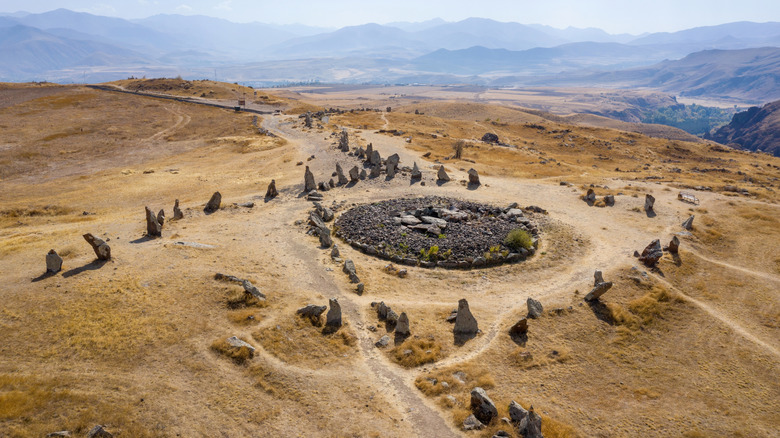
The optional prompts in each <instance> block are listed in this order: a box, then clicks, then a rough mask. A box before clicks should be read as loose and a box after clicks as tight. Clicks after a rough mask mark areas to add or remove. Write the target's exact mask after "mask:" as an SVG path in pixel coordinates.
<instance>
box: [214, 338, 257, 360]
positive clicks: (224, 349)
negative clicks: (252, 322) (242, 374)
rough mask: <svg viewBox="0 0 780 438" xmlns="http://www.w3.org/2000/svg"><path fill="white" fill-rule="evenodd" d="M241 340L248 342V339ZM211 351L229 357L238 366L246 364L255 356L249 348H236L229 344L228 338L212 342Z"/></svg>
mask: <svg viewBox="0 0 780 438" xmlns="http://www.w3.org/2000/svg"><path fill="white" fill-rule="evenodd" d="M239 339H241V338H239ZM241 340H242V341H244V342H247V340H246V339H241ZM211 349H212V350H214V351H216V352H217V353H219V354H221V355H223V356H227V357H229V358H230V359H232V360H233V361H234V362H235V363H237V364H243V363H244V362H246V361H247V360H249V359H251V358H253V357H254V356H255V352H254V351H253V350H251V349H250V348H249V347H246V346H242V347H234V346H232V345H230V344H229V343H228V341H227V339H226V338H219V339H217V340H216V341H214V342H212V343H211Z"/></svg>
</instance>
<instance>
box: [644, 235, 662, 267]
mask: <svg viewBox="0 0 780 438" xmlns="http://www.w3.org/2000/svg"><path fill="white" fill-rule="evenodd" d="M663 256H664V250H663V249H662V248H661V241H660V240H658V239H655V240H653V241H652V242H650V244H649V245H647V246H646V247H645V249H644V250H642V254H641V255H640V256H639V261H640V262H642V263H644V264H645V266H647V267H648V268H652V267H654V266H655V265H656V263H658V260H660V259H661V257H663Z"/></svg>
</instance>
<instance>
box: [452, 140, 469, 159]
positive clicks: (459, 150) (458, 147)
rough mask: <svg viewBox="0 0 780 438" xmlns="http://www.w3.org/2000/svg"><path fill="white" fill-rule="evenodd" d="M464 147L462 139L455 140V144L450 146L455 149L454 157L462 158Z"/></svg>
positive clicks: (464, 143)
mask: <svg viewBox="0 0 780 438" xmlns="http://www.w3.org/2000/svg"><path fill="white" fill-rule="evenodd" d="M465 147H466V142H465V141H464V140H458V141H456V142H455V145H454V146H453V147H452V148H453V149H454V150H455V157H454V158H455V159H456V160H460V159H461V158H463V149H464V148H465Z"/></svg>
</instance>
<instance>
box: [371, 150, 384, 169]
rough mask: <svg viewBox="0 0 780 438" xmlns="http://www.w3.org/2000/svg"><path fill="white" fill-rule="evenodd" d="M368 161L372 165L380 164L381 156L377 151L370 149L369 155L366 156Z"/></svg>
mask: <svg viewBox="0 0 780 438" xmlns="http://www.w3.org/2000/svg"><path fill="white" fill-rule="evenodd" d="M368 162H369V163H370V164H371V165H372V166H381V165H382V157H381V156H380V155H379V151H376V150H374V151H371V155H369V156H368Z"/></svg>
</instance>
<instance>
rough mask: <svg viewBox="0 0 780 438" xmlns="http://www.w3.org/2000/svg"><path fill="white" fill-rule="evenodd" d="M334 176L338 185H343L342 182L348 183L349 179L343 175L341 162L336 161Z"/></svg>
mask: <svg viewBox="0 0 780 438" xmlns="http://www.w3.org/2000/svg"><path fill="white" fill-rule="evenodd" d="M336 177H337V178H338V180H339V185H340V186H343V185H344V184H346V183H348V182H349V180H348V179H347V177H346V176H345V175H344V169H342V168H341V164H339V163H336Z"/></svg>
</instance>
